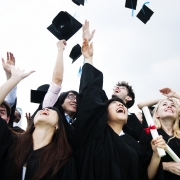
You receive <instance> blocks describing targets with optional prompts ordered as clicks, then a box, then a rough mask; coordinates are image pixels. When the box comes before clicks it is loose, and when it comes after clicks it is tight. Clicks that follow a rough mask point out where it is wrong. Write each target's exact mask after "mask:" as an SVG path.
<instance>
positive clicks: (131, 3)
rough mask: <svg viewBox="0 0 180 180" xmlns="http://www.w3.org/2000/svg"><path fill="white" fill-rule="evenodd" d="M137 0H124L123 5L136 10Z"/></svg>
mask: <svg viewBox="0 0 180 180" xmlns="http://www.w3.org/2000/svg"><path fill="white" fill-rule="evenodd" d="M136 6H137V0H126V4H125V7H126V8H129V9H134V10H136Z"/></svg>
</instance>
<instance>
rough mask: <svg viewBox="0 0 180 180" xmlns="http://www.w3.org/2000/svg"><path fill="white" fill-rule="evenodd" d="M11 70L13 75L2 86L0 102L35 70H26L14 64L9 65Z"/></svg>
mask: <svg viewBox="0 0 180 180" xmlns="http://www.w3.org/2000/svg"><path fill="white" fill-rule="evenodd" d="M9 67H10V70H11V77H10V79H8V80H7V81H6V82H5V83H4V84H3V85H2V86H1V87H0V104H1V103H2V102H3V100H4V98H5V97H6V96H7V94H8V93H9V92H10V91H11V90H12V89H13V88H14V87H15V86H16V85H17V84H18V83H19V82H20V81H21V80H23V79H24V78H26V77H27V76H29V75H30V74H31V73H33V72H34V71H30V72H26V73H25V72H24V70H20V69H19V68H15V67H14V66H12V65H9Z"/></svg>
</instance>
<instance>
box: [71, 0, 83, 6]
mask: <svg viewBox="0 0 180 180" xmlns="http://www.w3.org/2000/svg"><path fill="white" fill-rule="evenodd" d="M72 2H74V3H75V4H77V5H78V6H80V4H81V5H83V6H84V0H72Z"/></svg>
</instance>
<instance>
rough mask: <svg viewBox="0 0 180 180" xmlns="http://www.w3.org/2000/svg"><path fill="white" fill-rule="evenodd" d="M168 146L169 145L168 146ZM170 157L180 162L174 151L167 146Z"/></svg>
mask: <svg viewBox="0 0 180 180" xmlns="http://www.w3.org/2000/svg"><path fill="white" fill-rule="evenodd" d="M166 145H167V144H166ZM166 152H167V153H168V154H169V156H171V158H172V159H173V160H174V161H175V162H180V159H179V157H178V156H177V155H176V154H175V153H174V151H173V150H172V149H171V148H170V147H169V146H168V145H167V151H166Z"/></svg>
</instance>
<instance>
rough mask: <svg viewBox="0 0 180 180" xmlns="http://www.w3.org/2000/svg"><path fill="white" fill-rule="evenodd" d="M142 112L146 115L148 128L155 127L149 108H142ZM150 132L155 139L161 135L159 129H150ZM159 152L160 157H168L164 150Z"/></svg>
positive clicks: (158, 149)
mask: <svg viewBox="0 0 180 180" xmlns="http://www.w3.org/2000/svg"><path fill="white" fill-rule="evenodd" d="M142 110H143V113H144V116H145V118H146V121H147V124H148V126H149V127H150V126H153V125H154V122H153V119H152V117H151V114H150V112H149V109H148V107H147V106H145V107H143V108H142ZM150 132H151V135H152V137H153V139H154V138H157V137H158V136H159V134H158V132H157V129H150ZM157 151H158V154H159V156H160V157H163V156H165V155H166V152H165V151H164V149H162V148H157Z"/></svg>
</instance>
